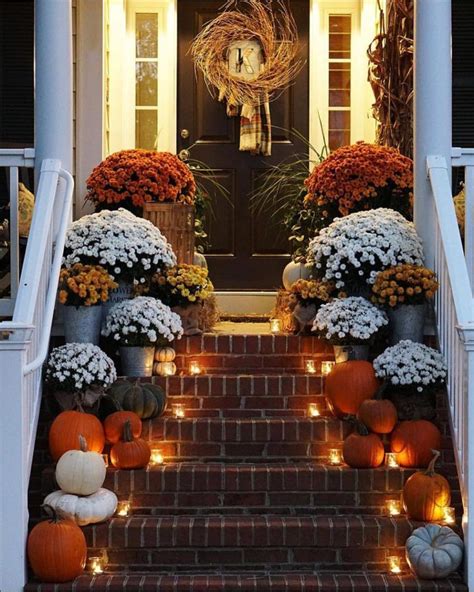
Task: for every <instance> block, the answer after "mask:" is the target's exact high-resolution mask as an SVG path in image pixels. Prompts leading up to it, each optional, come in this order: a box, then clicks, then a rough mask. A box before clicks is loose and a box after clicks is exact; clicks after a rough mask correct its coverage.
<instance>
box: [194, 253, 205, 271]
mask: <svg viewBox="0 0 474 592" xmlns="http://www.w3.org/2000/svg"><path fill="white" fill-rule="evenodd" d="M193 264H194V265H199V267H204V268H205V269H207V261H206V258H205V257H204V255H203V254H202V253H198V252H197V251H194V259H193Z"/></svg>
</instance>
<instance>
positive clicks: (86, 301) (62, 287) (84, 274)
mask: <svg viewBox="0 0 474 592" xmlns="http://www.w3.org/2000/svg"><path fill="white" fill-rule="evenodd" d="M117 287H118V284H117V283H116V282H114V280H113V278H112V277H111V276H110V275H109V274H108V273H107V271H106V270H105V269H104V268H103V267H101V266H100V265H83V264H82V263H76V264H75V265H73V266H72V267H63V268H62V269H61V273H60V276H59V287H58V298H59V302H60V303H61V304H66V305H67V306H94V305H96V304H101V303H102V302H107V300H108V299H109V291H110V290H114V289H115V288H117Z"/></svg>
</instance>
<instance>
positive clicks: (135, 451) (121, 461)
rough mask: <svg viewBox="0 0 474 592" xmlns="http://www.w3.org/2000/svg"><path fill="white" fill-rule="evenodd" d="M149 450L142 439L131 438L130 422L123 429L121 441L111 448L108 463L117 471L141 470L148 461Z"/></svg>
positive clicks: (146, 443)
mask: <svg viewBox="0 0 474 592" xmlns="http://www.w3.org/2000/svg"><path fill="white" fill-rule="evenodd" d="M150 455H151V450H150V447H149V445H148V442H145V440H143V439H142V438H133V436H132V429H131V424H130V421H128V420H127V421H126V422H125V424H124V427H123V435H122V440H120V441H119V442H117V444H114V445H113V446H112V449H111V451H110V461H111V463H112V464H113V465H114V467H117V469H141V468H142V467H145V466H146V465H147V464H148V462H149V460H150Z"/></svg>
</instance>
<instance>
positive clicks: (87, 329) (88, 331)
mask: <svg viewBox="0 0 474 592" xmlns="http://www.w3.org/2000/svg"><path fill="white" fill-rule="evenodd" d="M63 310H64V317H63V318H64V337H65V339H66V343H93V344H94V345H99V341H100V326H101V321H102V305H100V304H98V305H96V306H78V307H77V308H76V307H75V306H63Z"/></svg>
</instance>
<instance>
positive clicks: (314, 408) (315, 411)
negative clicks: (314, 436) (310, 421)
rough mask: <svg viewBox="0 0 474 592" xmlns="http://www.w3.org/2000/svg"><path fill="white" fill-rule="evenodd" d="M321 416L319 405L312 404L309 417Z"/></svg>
mask: <svg viewBox="0 0 474 592" xmlns="http://www.w3.org/2000/svg"><path fill="white" fill-rule="evenodd" d="M320 415H321V414H320V413H319V409H318V405H317V404H316V403H310V404H309V405H308V417H319V416H320Z"/></svg>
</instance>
